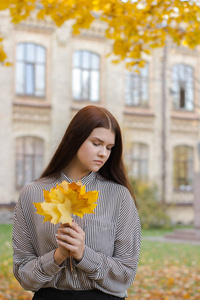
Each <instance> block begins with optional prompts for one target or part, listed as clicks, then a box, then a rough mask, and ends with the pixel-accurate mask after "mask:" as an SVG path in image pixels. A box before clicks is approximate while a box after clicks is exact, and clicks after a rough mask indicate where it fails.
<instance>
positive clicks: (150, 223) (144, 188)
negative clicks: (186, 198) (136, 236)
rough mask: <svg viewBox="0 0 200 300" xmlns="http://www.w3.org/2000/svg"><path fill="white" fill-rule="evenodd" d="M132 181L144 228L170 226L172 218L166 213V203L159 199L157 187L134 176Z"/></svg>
mask: <svg viewBox="0 0 200 300" xmlns="http://www.w3.org/2000/svg"><path fill="white" fill-rule="evenodd" d="M130 183H131V186H132V188H133V191H134V194H135V197H136V203H137V208H138V212H139V215H140V221H141V226H142V228H144V229H148V228H161V227H164V228H169V227H170V218H169V216H168V215H167V214H166V205H164V204H163V203H162V202H161V201H159V193H158V189H157V187H156V186H155V185H150V184H149V183H146V182H142V181H139V180H135V179H133V178H130Z"/></svg>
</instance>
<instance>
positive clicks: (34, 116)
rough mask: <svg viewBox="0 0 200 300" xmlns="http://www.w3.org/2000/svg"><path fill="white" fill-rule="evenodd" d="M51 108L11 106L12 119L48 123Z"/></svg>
mask: <svg viewBox="0 0 200 300" xmlns="http://www.w3.org/2000/svg"><path fill="white" fill-rule="evenodd" d="M50 113H51V110H50V108H48V107H36V106H35V107H33V106H22V105H15V106H13V120H14V121H20V122H31V123H50V117H51V116H50Z"/></svg>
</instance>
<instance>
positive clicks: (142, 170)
mask: <svg viewBox="0 0 200 300" xmlns="http://www.w3.org/2000/svg"><path fill="white" fill-rule="evenodd" d="M131 158H132V163H131V175H132V176H133V177H134V178H138V179H140V180H143V181H147V179H148V146H147V145H145V144H142V143H133V146H132V151H131Z"/></svg>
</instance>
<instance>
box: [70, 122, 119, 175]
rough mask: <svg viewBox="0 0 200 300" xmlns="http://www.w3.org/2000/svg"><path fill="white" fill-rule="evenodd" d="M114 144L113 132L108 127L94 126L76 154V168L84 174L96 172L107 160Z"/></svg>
mask: <svg viewBox="0 0 200 300" xmlns="http://www.w3.org/2000/svg"><path fill="white" fill-rule="evenodd" d="M114 145H115V134H114V133H113V132H112V131H111V130H110V129H106V128H103V127H99V128H95V129H94V130H93V131H92V132H91V134H90V135H89V137H88V138H87V139H86V140H85V142H84V143H83V144H82V145H81V147H80V148H79V150H78V152H77V154H76V158H75V161H76V168H79V170H80V172H81V173H82V174H83V173H84V175H86V174H88V173H89V172H91V171H93V172H97V171H98V170H99V169H100V168H101V167H102V166H103V165H104V164H105V162H106V161H107V160H108V158H109V156H110V153H111V149H112V147H113V146H114ZM84 175H83V176H84Z"/></svg>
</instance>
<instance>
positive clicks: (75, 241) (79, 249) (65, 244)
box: [55, 222, 85, 261]
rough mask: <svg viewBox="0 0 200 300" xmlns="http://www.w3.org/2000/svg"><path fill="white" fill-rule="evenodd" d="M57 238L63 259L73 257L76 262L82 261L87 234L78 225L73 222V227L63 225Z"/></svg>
mask: <svg viewBox="0 0 200 300" xmlns="http://www.w3.org/2000/svg"><path fill="white" fill-rule="evenodd" d="M56 238H57V243H58V245H59V247H58V249H59V251H60V253H61V255H63V257H64V256H65V257H66V258H67V257H69V256H72V257H73V258H75V259H76V260H81V259H82V257H83V253H84V249H85V233H84V231H83V230H82V229H81V227H80V226H79V225H78V224H77V223H75V222H72V225H71V227H69V226H67V225H65V224H63V225H61V226H60V227H59V229H58V234H57V235H56ZM66 258H65V259H66ZM55 261H56V253H55ZM63 261H64V260H63Z"/></svg>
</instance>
